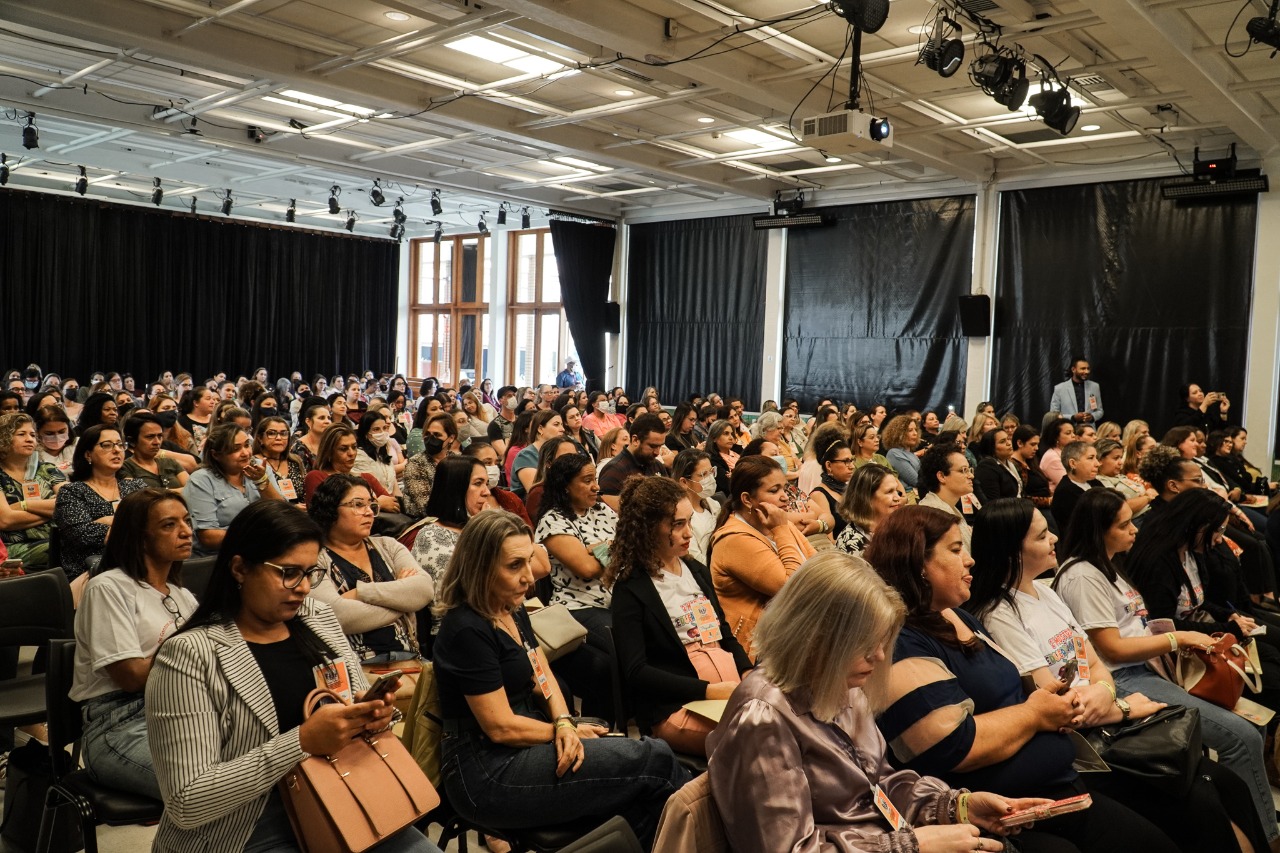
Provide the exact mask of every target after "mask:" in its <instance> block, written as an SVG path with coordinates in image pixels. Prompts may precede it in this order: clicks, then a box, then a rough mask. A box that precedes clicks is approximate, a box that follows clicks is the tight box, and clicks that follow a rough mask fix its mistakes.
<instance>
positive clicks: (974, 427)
mask: <svg viewBox="0 0 1280 853" xmlns="http://www.w3.org/2000/svg"><path fill="white" fill-rule="evenodd" d="M987 421H991V422H992V423H994V424H995V425H996V429H1000V421H998V420H996V419H995V418H993V417H991V415H984V414H982V413H981V412H979V413H978V414H976V415H974V416H973V423H971V424H970V425H969V443H970V444H977V443H978V441H979V440H981V439H982V431H983V429H985V428H986V426H987Z"/></svg>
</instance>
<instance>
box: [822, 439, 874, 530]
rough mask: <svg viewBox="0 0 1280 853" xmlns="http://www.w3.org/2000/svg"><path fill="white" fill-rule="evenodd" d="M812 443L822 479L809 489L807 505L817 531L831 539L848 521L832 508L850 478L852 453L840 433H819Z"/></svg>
mask: <svg viewBox="0 0 1280 853" xmlns="http://www.w3.org/2000/svg"><path fill="white" fill-rule="evenodd" d="M872 429H874V427H873V428H872ZM814 445H815V446H814V451H813V453H814V459H815V460H816V461H817V463H818V464H819V465H821V466H822V475H821V476H822V480H821V482H820V484H819V485H817V486H814V487H813V490H812V491H810V492H809V508H810V509H811V510H813V511H814V512H815V513H817V515H818V527H819V530H818V532H819V533H824V534H829V535H830V536H831V538H832V539H833V540H834V539H835V538H837V537H838V536H839V535H840V534H841V533H842V532H844V528H845V525H847V524H848V522H847V521H845V520H844V518H843V517H842V516H841V515H840V514H839V513H838V512H836V507H838V506H840V499H841V498H842V497H843V496H844V492H845V489H846V488H847V487H848V485H849V481H850V480H851V479H853V472H854V455H853V451H852V450H851V449H849V444H848V442H846V441H845V440H844V438H843V437H842V436H841V435H840V433H831V432H823V433H821V434H819V435H817V436H815V437H814Z"/></svg>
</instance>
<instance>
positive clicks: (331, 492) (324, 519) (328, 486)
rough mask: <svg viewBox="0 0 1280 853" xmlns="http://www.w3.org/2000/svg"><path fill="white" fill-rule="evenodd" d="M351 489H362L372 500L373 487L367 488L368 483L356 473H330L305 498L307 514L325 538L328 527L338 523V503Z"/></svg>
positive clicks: (327, 535) (327, 534) (327, 533)
mask: <svg viewBox="0 0 1280 853" xmlns="http://www.w3.org/2000/svg"><path fill="white" fill-rule="evenodd" d="M352 489H364V490H365V491H366V492H368V493H369V500H370V502H372V501H373V499H374V498H373V489H371V488H369V483H368V482H367V481H366V480H365V479H364V478H363V477H360V476H358V475H356V474H330V475H329V476H328V477H325V478H324V482H322V483H321V484H320V485H319V486H316V490H315V491H314V492H313V493H312V494H311V497H310V499H308V500H307V515H309V516H311V520H312V521H314V522H315V523H316V524H318V525H320V529H321V530H323V531H324V535H325V538H326V539H327V538H328V537H329V529H330V528H332V527H333V525H335V524H337V523H338V504H339V503H341V502H342V499H343V498H344V497H346V496H347V492H349V491H351V490H352Z"/></svg>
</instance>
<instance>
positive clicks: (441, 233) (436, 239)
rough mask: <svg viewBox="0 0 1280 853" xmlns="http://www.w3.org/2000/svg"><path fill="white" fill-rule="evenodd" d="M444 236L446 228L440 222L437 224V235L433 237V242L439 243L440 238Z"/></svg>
mask: <svg viewBox="0 0 1280 853" xmlns="http://www.w3.org/2000/svg"><path fill="white" fill-rule="evenodd" d="M443 236H444V226H443V225H441V224H440V223H439V222H437V223H436V233H434V234H432V235H431V242H433V243H439V242H440V238H441V237H443Z"/></svg>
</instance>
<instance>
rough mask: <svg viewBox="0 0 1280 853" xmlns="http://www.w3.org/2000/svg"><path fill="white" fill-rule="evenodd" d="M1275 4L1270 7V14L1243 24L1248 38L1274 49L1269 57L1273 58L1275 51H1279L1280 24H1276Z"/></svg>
mask: <svg viewBox="0 0 1280 853" xmlns="http://www.w3.org/2000/svg"><path fill="white" fill-rule="evenodd" d="M1276 9H1277V7H1276V4H1274V3H1273V4H1272V5H1271V14H1270V15H1267V16H1266V17H1257V18H1251V19H1250V20H1249V23H1247V24H1245V27H1244V28H1245V31H1246V32H1247V33H1248V34H1249V38H1251V39H1253V40H1254V41H1256V42H1258V43H1259V44H1265V45H1266V46H1267V47H1270V48H1274V49H1275V50H1273V51H1272V53H1271V56H1272V57H1273V58H1274V57H1275V55H1276V54H1275V51H1280V24H1277V23H1276Z"/></svg>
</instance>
